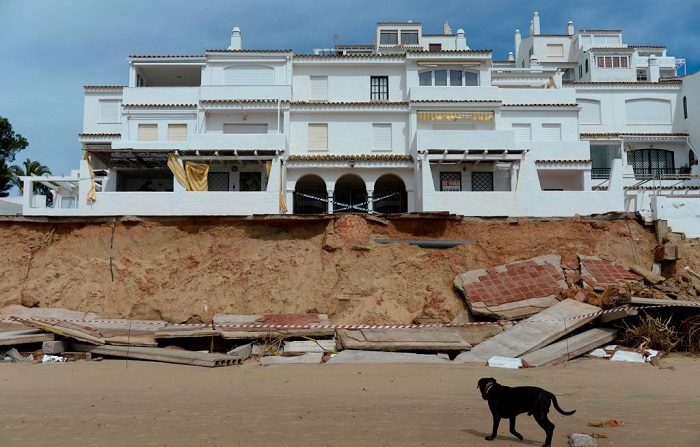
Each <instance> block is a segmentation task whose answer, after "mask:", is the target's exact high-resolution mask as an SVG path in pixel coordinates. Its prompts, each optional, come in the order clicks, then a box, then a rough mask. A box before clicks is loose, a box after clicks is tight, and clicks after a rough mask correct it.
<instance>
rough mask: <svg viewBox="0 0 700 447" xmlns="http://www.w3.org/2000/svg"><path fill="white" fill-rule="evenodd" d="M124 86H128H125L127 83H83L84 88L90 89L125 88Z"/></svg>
mask: <svg viewBox="0 0 700 447" xmlns="http://www.w3.org/2000/svg"><path fill="white" fill-rule="evenodd" d="M124 87H126V86H125V85H83V88H84V89H88V88H89V89H93V90H97V89H109V90H113V89H116V88H124Z"/></svg>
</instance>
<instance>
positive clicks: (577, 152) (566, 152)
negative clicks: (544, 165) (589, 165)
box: [515, 141, 591, 160]
mask: <svg viewBox="0 0 700 447" xmlns="http://www.w3.org/2000/svg"><path fill="white" fill-rule="evenodd" d="M515 148H516V149H525V150H528V151H530V152H529V154H530V155H531V156H532V157H534V158H535V159H536V160H589V159H590V158H591V151H590V145H589V142H588V141H516V142H515Z"/></svg>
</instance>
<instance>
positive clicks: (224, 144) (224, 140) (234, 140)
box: [188, 133, 284, 151]
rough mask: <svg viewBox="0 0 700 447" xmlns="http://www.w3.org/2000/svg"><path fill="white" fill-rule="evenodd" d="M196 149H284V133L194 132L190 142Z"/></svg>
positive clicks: (191, 146) (190, 145) (189, 144)
mask: <svg viewBox="0 0 700 447" xmlns="http://www.w3.org/2000/svg"><path fill="white" fill-rule="evenodd" d="M188 146H189V147H190V148H196V149H231V150H234V149H277V150H280V151H281V150H284V135H283V134H278V133H268V134H247V135H234V134H220V133H219V134H209V133H207V134H193V135H191V136H190V140H189V142H188Z"/></svg>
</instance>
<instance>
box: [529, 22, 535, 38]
mask: <svg viewBox="0 0 700 447" xmlns="http://www.w3.org/2000/svg"><path fill="white" fill-rule="evenodd" d="M534 33H535V22H533V21H532V20H530V36H532V35H533V34H534Z"/></svg>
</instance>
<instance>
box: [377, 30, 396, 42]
mask: <svg viewBox="0 0 700 447" xmlns="http://www.w3.org/2000/svg"><path fill="white" fill-rule="evenodd" d="M379 44H380V45H398V44H399V33H398V32H396V31H382V32H381V33H379Z"/></svg>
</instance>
